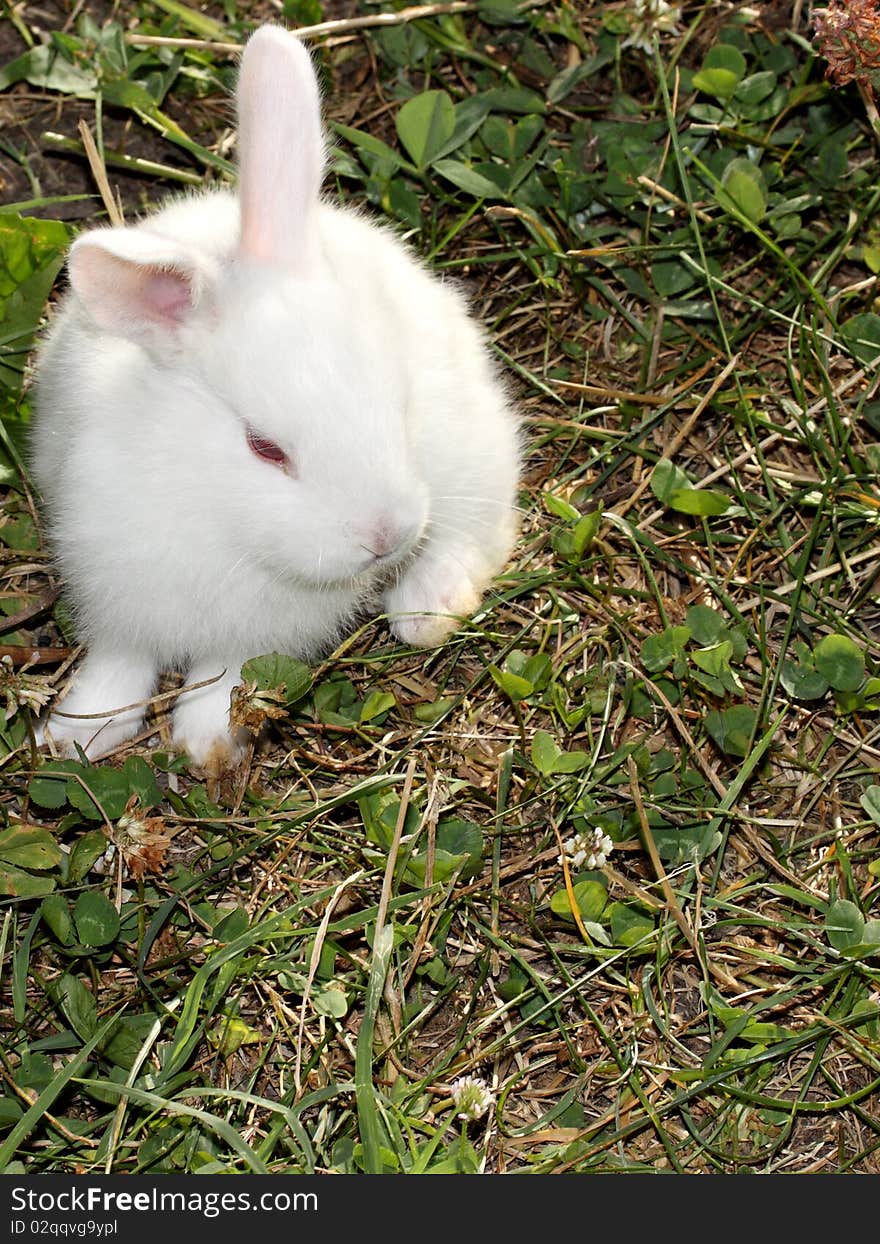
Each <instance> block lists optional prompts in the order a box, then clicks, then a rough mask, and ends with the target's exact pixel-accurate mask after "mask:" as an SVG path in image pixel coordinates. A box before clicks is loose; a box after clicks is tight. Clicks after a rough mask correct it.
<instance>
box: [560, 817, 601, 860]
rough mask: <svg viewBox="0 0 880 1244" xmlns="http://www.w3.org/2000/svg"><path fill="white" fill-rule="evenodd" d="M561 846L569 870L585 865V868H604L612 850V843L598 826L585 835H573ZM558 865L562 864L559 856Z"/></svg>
mask: <svg viewBox="0 0 880 1244" xmlns="http://www.w3.org/2000/svg"><path fill="white" fill-rule="evenodd" d="M562 845H563V847H564V848H565V858H566V859H567V860H568V863H569V867H570V868H583V867H584V865H585V864H586V866H587V868H604V866H605V862H606V860H607V859H608V856H609V855H610V854H611V852H612V851H613V850H614V843H613V842H612V841H611V839H610V838H609V837H608V835H607V834H606V833H605V831H604V830H602V829H599V827H598V826H597V827H596V828H595V829H591V830H587V832H586V833H579V834H575V835H574V836H573V837H571V838H568V839H566V841H565V842H563V844H562ZM559 863H560V864H561V863H562V856H561V855H560V856H559Z"/></svg>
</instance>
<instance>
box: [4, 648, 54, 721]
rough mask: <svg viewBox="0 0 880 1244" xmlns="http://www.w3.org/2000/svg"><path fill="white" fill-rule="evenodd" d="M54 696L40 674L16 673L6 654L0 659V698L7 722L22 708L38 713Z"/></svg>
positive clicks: (9, 657) (10, 658)
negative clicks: (4, 708) (3, 705)
mask: <svg viewBox="0 0 880 1244" xmlns="http://www.w3.org/2000/svg"><path fill="white" fill-rule="evenodd" d="M54 694H55V692H54V690H53V688H52V687H50V686H49V683H48V680H47V679H46V678H44V677H42V676H41V675H40V674H27V673H24V672H22V673H18V672H17V671H16V669H15V666H14V665H13V663H12V657H11V656H9V654H8V653H7V654H6V655H5V656H2V657H0V696H2V698H3V702H4V704H5V706H6V717H7V720H11V719H12V718H13V717H14V716H15V714H16V712H17V711H18V710H19V709H20V708H22V707H23V706H24V707H27V708H29V709H30V710H31V711H32V712H34V713H39V712H40V710H41V709H43V708H45V707H46V705H47V704H48V703H49V700H51V698H52V696H53V695H54Z"/></svg>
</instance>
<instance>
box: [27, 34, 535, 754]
mask: <svg viewBox="0 0 880 1244" xmlns="http://www.w3.org/2000/svg"><path fill="white" fill-rule="evenodd" d="M237 103H238V115H239V147H240V178H239V188H238V194H237V196H236V195H235V194H233V193H231V192H227V191H213V192H210V193H207V194H203V195H200V196H197V197H194V198H188V199H183V200H178V201H175V202H173V203H171V204H170V205H169V206H167V207H165V208H163V209H162V210H161V211H159V212H157V213H156V214H155V215H152V216H150V217H148V218H147V219H146V220H144V221H143V222H141V223H139V224H137V225H135V226H133V227H126V228H102V229H96V230H93V231H91V232H88V233H85V234H83V235H81V236H80V237H79V238H78V239H77V241H76V242H75V243H74V245H73V247H72V249H71V252H70V257H69V265H68V268H69V276H70V284H71V290H72V292H71V293H70V294H69V295H68V297H67V299H66V300H65V305H64V307H63V309H62V311H61V312H60V314H59V315H58V317H57V319H56V321H55V324H54V326H53V327H52V329H51V331H50V333H49V335H48V338H47V340H46V342H45V345H44V347H43V349H42V351H41V354H40V357H39V360H38V367H37V403H36V406H37V409H36V416H35V421H34V429H33V443H32V465H33V472H34V476H35V478H36V481H37V484H38V486H39V488H40V490H41V492H42V495H43V498H44V501H45V505H46V513H47V521H48V532H49V536H50V539H51V543H52V545H53V548H54V552H55V555H56V558H57V562H58V565H59V568H60V571H61V574H62V577H63V579H64V581H65V583H66V585H67V591H68V593H69V598H70V600H71V602H72V605H73V607H74V610H75V617H76V622H77V625H78V628H79V632H80V635H81V637H82V639H83V641H84V642H85V643H86V645H87V646H88V653H87V655H86V657H85V659H84V661H83V663H82V665H81V667H80V668H79V670H78V672H77V675H76V678H75V681H74V684H73V687H72V689H71V691H70V692H69V694H68V695H67V697H66V698H65V699H64V700H63V702H62V703H61V704H60V705H59V706H58V708H57V709H56V711H55V712H54V713H53V714H52V715H51V716H50V717H49V718H48V720H47V721H46V722H44V723H43V725H42V726H41V732H40V734H41V738H42V737H44V736H45V733H46V732H47V731H48V733H49V734H50V735H51V737H52V740H53V741H54V742H55V744H56V745H57V746H58V747H59V748H60V749H61V750H63V751H72V750H73V744H74V742H76V743H78V744H80V745H81V746H83V747H84V748H85V750H86V752H87V753H88V754H90V755H94V756H97V755H101V754H103V753H105V752H107V751H109V750H111V749H113V748H114V747H116V746H118V745H119V744H120V743H121V742H123V741H124V740H125V739H127V738H129V737H131V735H132V734H134V733H135V732H136V731H137V730H138V729H139V727H140V725H141V722H142V719H143V712H144V710H143V708H142V707H140V706H139V705H140V702H142V701H143V700H145V699H146V698H148V697H149V696H150V695H151V693H152V692H153V689H154V686H155V682H156V678H157V675H158V673H159V671H160V670H162V669H180V670H183V671H185V672H186V675H187V680H188V682H189V683H200V682H203V681H205V680H209V679H214V681H213V682H212V683H211V685H210V686H206V687H204V688H202V689H199V690H195V691H192V692H185V693H184V694H183V695H181V697H180V699H179V701H178V703H177V706H176V708H175V711H174V717H173V734H174V740H175V743H176V745H178V746H179V747H181V748H182V749H184V750H186V751H187V752H188V753H189V755H190V758H191V759H192V760H193V761H194V762H195V763H196V764H197V765H200V766H204V767H206V768H209V769H211V768H213V769H214V770H221V769H223V768H225V767H227V766H229V765H232V764H234V763H235V762H236V761H237V760H238V759H239V757H240V755H241V749H242V746H243V743H244V737H243V735H242V733H241V732H240V731H232V730H231V728H230V723H229V700H230V692H231V690H232V688H233V687H234V686H235V685H236V684H237V683H239V682H240V681H241V674H240V671H241V666H242V663H243V662H244V661H245V660H247V659H248V658H250V657H252V656H255V655H257V654H259V653H263V652H272V651H280V652H286V653H288V654H290V655H293V656H297V657H299V658H300V659H302V660H305V661H309V660H313V659H314V658H316V657H317V656H318V655H319V654H320V653H322V652H325V651H326V650H327V649H328V648H329V647H331V646H332V645H333V644H334V643H335V642H337V641H338V640H339V639H340V638H341V637H342V636H343V635H344V634H345V633H346V629H351V627H352V626H353V624H354V622H355V620H356V619H357V618H358V616H359V615H361V614H362V613H363V612H364V610H366V609H372V610H374V611H376V610H377V609H378V610H381V611H382V612H385V613H387V614H388V615H389V618H390V621H391V625H392V629H393V631H394V633H395V634H396V635H397V636H398V637H399V638H400V639H401V640H402V641H404V642H405V643H407V644H415V645H433V644H436V643H438V642H440V641H441V640H442V639H443V637H444V636H445V635H447V634H448V633H449V632H450V631H451V630H452V629H453V628H454V626H455V625H456V618H457V617H459V616H461V615H467V614H470V613H471V612H473V610H474V609H475V608H476V607H477V604H478V602H479V600H480V597H481V595H482V593H483V591H484V589H485V588H486V586H487V584H488V582H489V580H490V579H491V577H492V576H493V575H494V574H496V573H497V572H498V570H499V569H500V568H501V567H502V565H503V564H504V562H505V560H506V559H507V557H508V555H509V553H510V550H511V547H512V544H513V541H514V538H515V530H516V523H515V514H516V508H515V492H516V487H517V477H518V470H519V439H518V428H517V421H516V418H515V416H514V414H513V412H512V410H511V409H510V406H509V404H508V402H507V399H506V396H505V393H504V390H503V388H502V386H501V384H500V382H499V380H498V379H497V377H496V375H495V373H494V370H493V367H492V365H491V363H490V361H489V358H488V356H487V352H486V349H485V346H484V343H483V339H482V336H481V333H480V331H479V329H478V328H477V327H476V326H475V324H474V323H473V322H472V320H471V319H470V318H469V315H468V312H467V309H466V306H465V303H464V300H463V298H462V296H461V295H460V294H459V293H458V292H456V291H455V290H454V289H452V288H450V287H449V286H447V285H444V284H441V283H440V281H438V280H437V279H436V278H434V277H432V276H430V275H429V274H428V273H427V272H426V271H425V270H424V269H423V268H422V267H421V266H420V265H419V264H418V263H417V262H416V261H415V260H414V259H413V257H412V255H411V254H410V253H409V251H408V250H407V249H406V248H405V246H404V245H403V244H402V243H401V242H399V241H398V240H397V239H396V238H395V237H394V236H393V234H392V233H391V232H390V231H389V230H387V229H385V228H383V227H381V226H379V225H377V224H375V223H371V222H370V221H368V220H367V219H365V218H364V217H363V216H361V215H359V214H358V213H357V212H355V211H352V210H346V209H343V208H340V207H336V206H331V205H330V204H327V203H325V202H323V201H322V200H321V198H320V185H321V179H322V175H323V169H324V144H323V138H322V131H321V120H320V101H319V96H318V87H317V82H316V79H315V74H314V70H313V68H312V65H311V61H310V59H309V56H308V53H307V52H306V50H305V48H304V47H303V46H302V44H301V43H300V42H299V41H298V40H297V39H296V38H295V37H294V36H293V35H291V34H289V33H287V32H286V31H284V30H283V29H281V28H280V27H275V26H264V27H262V28H261V29H260V30H258V31H257V32H256V33H255V34H254V35H253V37H252V38H251V39H250V41H249V43H248V44H247V47H246V50H245V52H244V56H243V58H242V62H241V70H240V75H239V81H238V93H237ZM131 706H137V707H131ZM121 710H125V711H121ZM64 714H73V715H75V716H65V715H64ZM88 715H91V716H88Z"/></svg>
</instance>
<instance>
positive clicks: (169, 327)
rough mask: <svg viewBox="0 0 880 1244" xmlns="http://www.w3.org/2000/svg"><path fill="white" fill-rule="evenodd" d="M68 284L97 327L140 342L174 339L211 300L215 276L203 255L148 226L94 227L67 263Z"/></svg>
mask: <svg viewBox="0 0 880 1244" xmlns="http://www.w3.org/2000/svg"><path fill="white" fill-rule="evenodd" d="M67 266H68V272H69V274H70V283H71V285H72V286H73V289H74V291H75V293H76V294H77V296H78V298H79V300H80V302H81V303H82V304H83V306H84V307H85V308H86V310H87V311H88V313H89V315H90V316H91V317H92V319H93V320H94V321H95V323H96V324H97V325H98V326H99V327H100V328H104V329H107V330H108V331H110V332H112V333H115V334H117V335H121V336H126V337H132V338H134V339H136V340H140V339H143V338H146V337H154V338H155V337H157V336H158V337H162V336H168V337H173V336H174V333H175V330H176V329H178V328H179V327H180V326H181V325H182V324H183V323H184V322H185V321H186V320H187V319H188V318H189V317H190V316H191V315H192V313H193V312H194V311H195V309H196V308H197V307H198V306H199V305H200V304H204V303H205V302H207V301H209V300H210V298H209V295H210V290H211V287H212V285H213V276H214V274H213V273H212V272H211V271H210V270H209V265H208V264H207V263H206V261H205V260H204V258H202V257H201V256H197V255H195V254H190V253H188V252H187V251H186V250H185V248H184V247H182V246H181V245H180V244H179V243H177V242H175V241H173V240H171V239H169V238H165V237H162V236H161V235H160V234H156V233H151V232H150V231H149V230H148V229H126V228H117V229H95V230H93V231H92V232H91V233H86V234H84V235H83V236H82V237H80V238H78V239H77V240H76V242H75V243H74V244H73V247H72V248H71V251H70V256H69V258H68V261H67Z"/></svg>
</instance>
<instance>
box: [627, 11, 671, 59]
mask: <svg viewBox="0 0 880 1244" xmlns="http://www.w3.org/2000/svg"><path fill="white" fill-rule="evenodd" d="M628 17H629V21H630V32H629V34H628V35H627V36H626V38H625V39H624V40H623V43H622V44H621V47H625V48H639V50H640V51H642V52H650V51H651V50H652V48H653V46H654V35H655V33H656V34H676V33H677V31H678V23H679V22H680V21H681V8H680V6H679V5H677V4H667V3H666V0H634V3H633V5H632V6H631V11H630V13H629V14H628Z"/></svg>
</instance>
